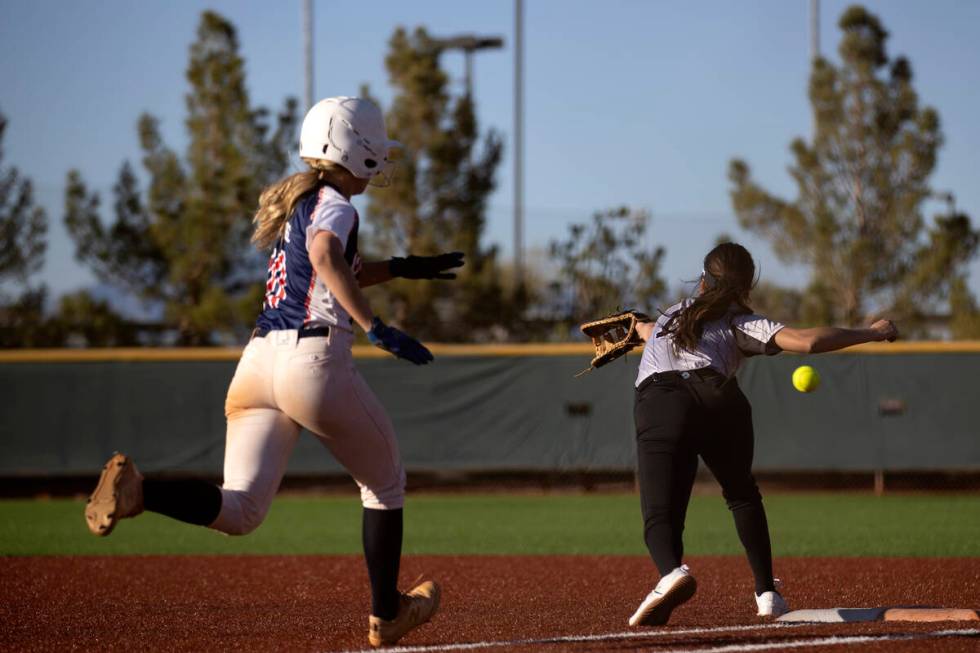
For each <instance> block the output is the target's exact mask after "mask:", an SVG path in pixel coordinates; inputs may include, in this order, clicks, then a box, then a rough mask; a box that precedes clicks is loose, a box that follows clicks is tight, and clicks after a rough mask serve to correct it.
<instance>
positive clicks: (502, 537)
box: [0, 493, 980, 556]
mask: <svg viewBox="0 0 980 653" xmlns="http://www.w3.org/2000/svg"><path fill="white" fill-rule="evenodd" d="M765 502H766V509H767V512H768V515H769V523H770V528H771V531H772V539H773V548H774V551H775V553H776V555H778V556H811V555H825V556H980V496H970V495H955V496H936V495H932V496H928V495H923V496H917V495H915V496H886V497H881V498H878V497H874V496H869V495H864V494H846V493H827V494H796V493H791V494H775V495H771V496H767V497H766V500H765ZM83 505H84V503H83V502H82V501H79V500H69V499H56V500H55V499H52V500H3V501H0V555H92V554H106V555H110V554H215V553H230V554H235V553H237V554H243V553H247V554H337V553H357V552H359V551H360V504H359V503H358V500H357V499H356V498H355V497H336V496H325V497H306V496H285V497H281V498H278V499H277V500H276V501H275V502H274V503H273V505H272V510H271V511H270V513H269V516H268V518H267V519H266V521H265V523H264V524H263V525H262V526H261V527H260V528H259V529H258V530H257V531H256V532H255V533H252V534H251V535H249V536H247V537H235V538H232V537H226V536H224V535H220V534H218V533H215V532H213V531H209V530H207V529H204V528H199V527H194V526H187V525H185V524H180V523H177V522H175V521H173V520H170V519H167V518H165V517H161V516H159V515H155V514H145V515H142V516H140V517H139V518H137V519H133V520H125V521H123V522H121V523H120V524H119V525H118V526H117V527H116V530H115V532H114V533H113V534H112V535H111V536H110V537H108V538H96V537H93V536H92V535H90V534H89V533H88V530H87V529H86V527H85V524H84V518H83V516H82V511H83ZM639 511H640V508H639V499H638V497H636V496H634V495H630V494H591V495H511V494H473V495H413V496H410V498H409V503H408V505H407V507H406V532H405V546H404V550H405V553H407V554H413V553H417V554H422V553H424V554H644V553H645V549H644V547H643V543H642V539H641V520H640V512H639ZM685 545H686V548H687V553H689V554H691V555H702V554H737V553H740V552H741V548H740V546H739V543H738V539H737V537H736V535H735V528H734V525H733V524H732V520H731V517H730V515H729V514H728V511H727V510H726V508H725V505H724V502H723V501H722V499H721V498H720V497H714V496H703V497H694V499H693V500H692V501H691V507H690V511H689V514H688V523H687V530H686V532H685Z"/></svg>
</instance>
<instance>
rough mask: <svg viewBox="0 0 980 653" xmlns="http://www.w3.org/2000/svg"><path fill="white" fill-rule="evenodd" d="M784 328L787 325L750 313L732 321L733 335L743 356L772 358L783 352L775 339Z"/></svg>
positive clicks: (736, 317)
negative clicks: (762, 355) (761, 355)
mask: <svg viewBox="0 0 980 653" xmlns="http://www.w3.org/2000/svg"><path fill="white" fill-rule="evenodd" d="M784 326H786V325H785V324H782V323H780V322H776V321H774V320H770V319H769V318H767V317H765V316H763V315H756V314H754V313H749V314H747V315H737V316H735V318H734V319H733V320H732V334H733V335H734V336H735V344H736V345H737V346H738V349H739V351H741V352H742V355H744V356H758V355H760V354H764V355H766V356H772V355H774V354H778V353H779V352H781V351H782V349H781V348H780V347H779V345H777V344H776V340H775V338H776V334H777V333H779V332H780V331H781V330H782V328H783V327H784Z"/></svg>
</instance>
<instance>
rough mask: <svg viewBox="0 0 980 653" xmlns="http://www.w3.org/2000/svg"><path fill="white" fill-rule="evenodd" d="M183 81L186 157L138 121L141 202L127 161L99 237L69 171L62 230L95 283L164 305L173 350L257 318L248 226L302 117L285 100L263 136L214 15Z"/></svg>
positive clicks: (94, 212) (93, 202)
mask: <svg viewBox="0 0 980 653" xmlns="http://www.w3.org/2000/svg"><path fill="white" fill-rule="evenodd" d="M187 81H188V82H189V84H190V91H189V92H188V93H187V95H186V105H187V118H186V121H185V126H186V128H187V131H188V135H189V145H188V148H187V152H186V156H185V157H184V159H183V160H181V158H180V157H178V156H177V154H176V153H175V152H174V151H173V150H172V149H170V148H169V147H167V146H166V144H165V143H164V142H163V139H162V137H161V135H160V129H159V122H158V120H157V119H156V118H154V117H153V116H151V115H148V114H144V115H143V116H141V117H140V119H139V129H138V131H139V139H140V146H141V148H142V151H143V161H142V163H143V167H144V168H145V170H146V172H147V174H148V175H149V185H148V189H147V191H146V193H145V194H144V193H143V192H142V191H141V190H140V188H139V183H138V180H137V178H136V175H135V173H134V171H133V169H132V167H131V166H130V164H129V163H128V162H125V163H124V164H123V166H122V169H121V170H120V173H119V179H118V181H117V183H116V185H115V188H114V191H113V192H114V196H115V202H114V206H113V209H114V213H115V221H114V222H113V223H112V224H111V225H110V226H109V227H108V228H106V227H104V226H103V225H102V222H101V220H100V219H99V197H98V196H97V195H95V194H93V193H90V192H89V191H88V189H87V187H86V185H85V182H84V181H83V180H82V178H81V175H80V174H79V173H78V172H77V171H71V172H70V173H69V175H68V184H67V189H66V198H65V203H66V215H65V224H66V225H67V227H68V230H69V233H70V234H71V235H72V238H73V239H74V241H75V244H76V254H77V257H78V258H79V259H80V260H81V261H82V262H84V263H86V264H87V265H89V266H90V267H91V268H92V270H93V272H94V273H95V275H96V276H97V277H98V278H99V279H100V280H102V281H105V282H108V283H111V284H114V285H116V286H118V287H120V288H122V289H124V290H126V291H129V292H131V293H133V294H135V295H136V296H138V297H140V298H142V299H144V300H146V301H148V302H151V303H154V304H159V305H162V306H163V308H164V314H165V316H166V317H165V319H166V321H167V322H168V324H170V325H171V326H172V327H173V328H174V329H175V330H176V332H177V334H178V337H177V340H178V342H179V343H180V344H184V345H201V344H208V343H210V342H211V341H212V338H213V332H214V331H215V330H216V329H218V330H221V329H224V330H230V329H237V330H239V331H241V330H244V329H245V328H247V325H249V324H250V323H251V322H252V320H254V317H255V314H256V313H257V312H258V310H259V307H260V305H261V296H262V277H263V275H262V269H263V265H264V261H262V255H261V254H260V253H257V252H255V251H254V250H253V248H252V247H251V246H250V244H249V242H248V239H249V235H250V233H251V216H252V215H253V213H254V211H255V208H256V206H257V203H258V196H259V193H260V192H261V189H262V187H263V186H264V185H266V184H268V183H270V182H272V181H273V180H275V179H276V178H277V177H279V176H281V175H282V174H283V173H284V172H285V169H286V165H287V161H288V156H289V151H290V149H291V148H292V145H293V140H294V134H295V128H296V122H297V117H296V102H295V100H293V99H288V100H287V101H286V102H285V105H284V108H283V110H282V111H281V112H280V114H279V115H278V119H277V124H276V128H275V130H274V131H273V132H272V133H271V134H270V133H269V132H270V124H269V117H268V115H267V112H266V111H265V110H264V109H256V108H253V107H252V105H251V102H250V100H249V96H248V91H247V89H246V85H245V62H244V60H243V59H242V58H241V56H240V55H239V44H238V36H237V33H236V31H235V28H234V26H233V25H232V24H231V23H230V22H228V21H227V20H226V19H225V18H223V17H221V16H220V15H218V14H216V13H214V12H211V11H207V12H204V13H203V14H202V16H201V22H200V25H199V26H198V30H197V40H196V41H195V42H194V43H193V44H192V45H191V48H190V63H189V65H188V68H187ZM81 305H84V304H81Z"/></svg>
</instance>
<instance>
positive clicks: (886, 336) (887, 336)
mask: <svg viewBox="0 0 980 653" xmlns="http://www.w3.org/2000/svg"><path fill="white" fill-rule="evenodd" d="M871 330H872V331H873V332H874V334H875V340H879V341H880V340H887V341H888V342H895V338H897V337H898V327H897V326H895V323H894V322H892V321H891V320H877V321H876V322H875V323H874V324H872V325H871Z"/></svg>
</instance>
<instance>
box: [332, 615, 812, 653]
mask: <svg viewBox="0 0 980 653" xmlns="http://www.w3.org/2000/svg"><path fill="white" fill-rule="evenodd" d="M812 625H813V624H808V623H802V622H801V623H789V624H783V623H779V624H759V625H754V626H715V627H713V628H679V629H677V630H646V631H642V630H640V631H637V630H633V631H626V632H621V633H605V634H602V635H564V636H561V637H541V638H537V639H510V640H486V641H482V642H467V643H460V644H430V645H427V646H392V647H385V649H384V651H385V653H429V652H431V651H472V650H475V649H481V648H500V647H504V646H533V645H535V644H582V643H588V642H613V641H616V640H622V639H656V638H663V637H673V636H675V635H712V634H715V633H737V632H742V631H746V630H764V629H770V630H771V629H780V630H782V629H790V628H799V627H801V626H812ZM376 650H377V649H356V650H349V651H341V652H340V653H370V652H371V651H376Z"/></svg>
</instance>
